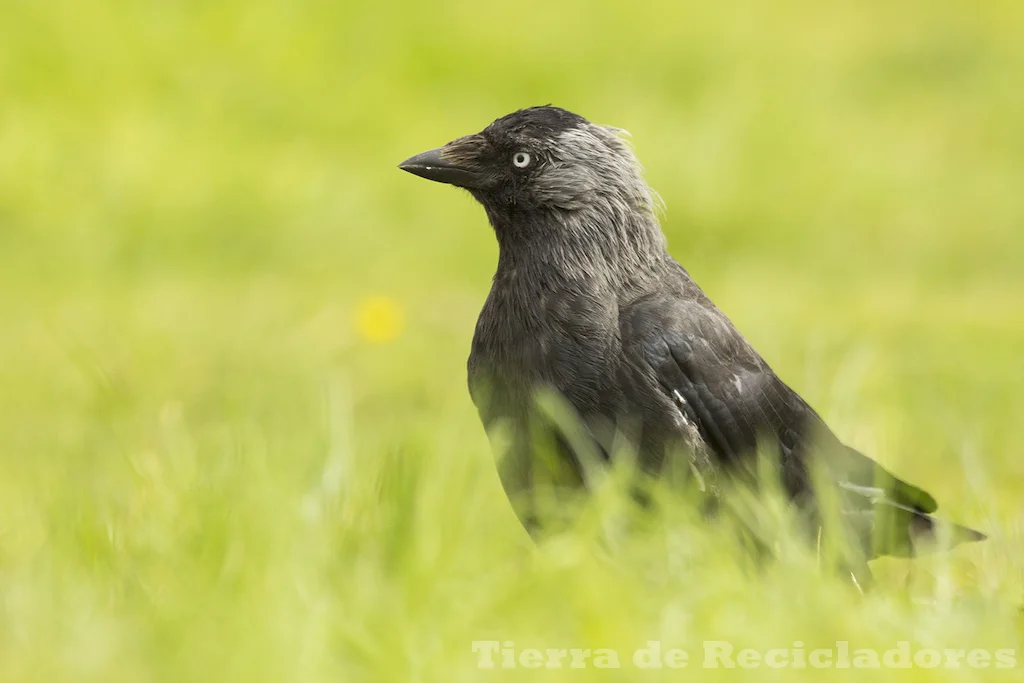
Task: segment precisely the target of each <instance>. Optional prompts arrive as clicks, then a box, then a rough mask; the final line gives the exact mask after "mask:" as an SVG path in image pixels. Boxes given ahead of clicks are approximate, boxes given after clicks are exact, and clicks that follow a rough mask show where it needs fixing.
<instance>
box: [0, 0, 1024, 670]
mask: <svg viewBox="0 0 1024 683" xmlns="http://www.w3.org/2000/svg"><path fill="white" fill-rule="evenodd" d="M0 16H2V20H0V359H2V362H0V606H2V610H3V612H2V618H0V680H3V681H12V682H14V681H37V682H42V681H46V682H51V681H63V680H67V681H104V682H109V681H132V682H133V683H134V682H141V681H206V680H209V681H235V680H237V681H246V682H247V683H254V682H256V681H360V680H368V681H385V680H394V681H456V680H459V681H461V680H465V681H470V680H472V681H476V680H483V681H486V680H504V679H506V678H508V679H524V680H534V679H535V678H538V677H540V678H542V679H545V678H547V679H550V680H562V679H565V680H591V679H594V680H622V681H634V680H646V678H647V676H648V675H650V676H652V677H654V678H658V677H659V676H660V677H662V678H664V679H666V680H678V679H679V678H681V677H698V678H699V677H701V676H702V675H706V676H707V677H709V678H715V677H724V678H729V677H734V678H737V679H744V680H773V679H774V680H791V679H806V680H815V681H816V680H820V679H821V677H822V674H821V673H820V672H818V671H816V670H814V669H803V670H800V669H780V670H774V669H770V668H765V667H762V668H760V669H757V670H753V671H746V670H741V669H735V670H731V671H718V672H714V671H705V670H704V669H702V668H701V666H700V652H701V643H702V641H704V640H728V641H731V642H733V643H734V644H735V646H736V648H737V650H739V649H742V648H744V647H753V648H759V649H761V650H766V649H768V648H771V647H790V646H792V643H794V642H795V641H800V642H803V643H805V644H806V646H807V649H808V650H810V649H812V648H814V647H822V646H827V647H832V646H834V643H835V641H838V640H846V641H849V642H850V647H851V648H877V649H879V650H885V649H888V648H892V647H895V646H896V642H897V641H901V640H905V641H910V642H911V643H912V644H913V646H914V648H923V647H928V648H939V649H944V648H954V649H968V650H969V649H972V648H984V649H987V650H989V651H995V650H997V649H999V648H1020V647H1021V645H1022V638H1021V633H1022V628H1024V622H1022V618H1021V616H1020V607H1021V603H1022V599H1024V596H1022V590H1024V539H1022V537H1021V521H1022V518H1024V506H1022V503H1021V501H1022V500H1024V457H1022V455H1024V436H1022V434H1024V432H1022V430H1021V426H1020V425H1021V419H1022V418H1024V398H1022V397H1024V392H1022V391H1021V389H1022V388H1024V354H1022V349H1024V307H1022V306H1021V302H1022V301H1024V194H1022V193H1021V188H1022V187H1024V126H1022V125H1021V122H1022V121H1024V88H1021V86H1020V84H1021V74H1022V73H1024V42H1022V41H1021V39H1020V27H1021V25H1022V23H1024V9H1021V7H1020V6H1018V4H1016V3H1011V2H986V3H975V2H968V1H967V0H963V1H960V2H954V1H952V0H940V1H938V2H934V1H933V2H924V0H910V1H909V2H900V3H890V2H882V1H881V0H869V2H866V3H865V2H848V1H845V0H843V1H840V2H835V3H818V2H811V1H810V0H779V1H778V2H774V3H758V4H752V3H742V2H725V3H717V4H716V3H700V2H691V1H689V0H687V1H685V2H682V3H676V4H673V5H668V4H664V5H656V4H655V3H612V2H602V3H591V2H583V1H582V0H570V1H568V2H562V3H546V2H539V1H537V0H524V1H523V2H520V3H503V4H493V5H491V4H487V3H480V2H468V1H465V0H459V1H456V2H446V3H441V4H433V3H415V2H411V1H401V2H400V1H395V0H389V1H386V2H382V3H375V4H371V3H364V4H355V3H349V2H336V1H335V2H326V1H322V2H304V3H293V2H284V1H275V0H271V1H269V2H263V3H241V2H237V1H233V0H226V1H224V2H219V3H199V2H179V3H170V2H151V3H139V2H117V1H113V0H106V1H104V0H98V1H97V2H93V3H75V2H68V1H66V0H65V1H63V2H59V1H58V2H50V3H33V2H28V1H26V0H2V2H0ZM546 102H553V103H556V104H559V105H562V106H565V107H568V108H571V109H574V110H577V111H579V112H580V113H582V114H584V115H585V116H587V117H588V118H591V119H592V120H595V121H598V122H602V123H609V124H614V125H617V126H621V127H624V128H627V129H630V130H631V131H632V132H633V136H634V143H635V145H636V148H637V151H638V154H639V155H640V157H641V159H642V160H643V161H644V163H645V164H646V166H647V169H648V178H649V180H650V182H651V184H652V185H653V186H654V187H655V189H657V190H658V191H659V192H660V193H661V195H662V196H663V197H664V199H665V201H666V204H667V207H668V208H667V215H666V218H665V221H664V226H665V230H666V232H667V234H668V236H669V240H670V245H671V250H672V252H673V254H674V255H675V256H676V257H677V258H678V259H679V260H680V261H681V262H682V263H684V265H686V266H687V267H688V268H689V269H690V271H691V273H692V274H694V275H695V277H696V278H697V279H698V281H699V282H700V283H701V284H702V285H703V286H704V287H705V289H706V290H707V291H708V292H709V293H710V294H711V296H712V297H713V298H714V299H715V300H716V301H717V302H718V303H719V305H720V306H721V307H722V308H723V309H724V310H725V311H726V312H727V313H728V314H729V315H730V316H731V317H732V318H733V320H734V321H735V322H736V323H737V324H738V325H739V327H740V328H741V330H743V331H744V333H745V334H746V335H747V336H748V337H749V338H750V339H751V341H752V342H753V343H754V345H755V346H756V347H757V348H758V349H759V350H761V351H762V353H763V354H764V355H765V357H766V358H767V359H768V361H769V362H770V363H771V364H772V365H773V367H775V369H776V370H777V371H778V372H779V374H780V375H782V377H783V378H784V379H786V380H787V381H788V382H789V383H790V384H792V385H793V386H794V387H795V388H797V389H798V390H799V391H800V392H801V393H802V394H803V395H804V396H805V397H806V398H807V399H808V400H809V401H810V402H811V403H812V404H813V405H814V406H815V407H816V408H817V409H818V410H819V411H820V412H821V413H822V414H823V415H824V416H825V418H826V419H827V420H828V421H829V423H830V424H831V425H832V426H833V427H834V429H835V430H836V431H837V432H838V433H839V434H840V436H841V437H843V438H844V439H845V440H846V441H847V442H849V443H851V444H852V445H854V446H857V447H859V448H861V449H863V450H865V451H867V452H869V453H870V454H872V455H873V456H874V457H876V458H877V459H878V460H880V461H881V462H883V463H885V464H886V465H887V466H889V467H890V468H891V469H893V470H895V471H896V472H897V473H899V474H902V475H904V476H906V477H907V478H909V479H911V480H912V481H913V482H914V483H917V484H920V485H921V486H923V487H925V488H926V489H928V490H929V491H931V492H932V493H934V494H935V495H936V497H937V498H938V499H939V500H940V502H941V503H942V506H943V507H942V513H943V515H944V516H945V517H947V518H952V519H956V520H959V521H962V522H964V523H967V524H970V525H971V526H974V527H977V528H981V529H984V530H986V531H987V532H989V533H991V536H992V537H991V539H990V540H989V541H987V542H986V543H983V544H978V545H975V546H972V547H967V548H959V549H957V550H955V551H954V552H952V553H948V554H943V555H937V556H934V557H929V558H923V559H921V560H918V561H915V562H906V561H897V560H892V561H882V562H879V563H877V566H876V570H877V573H878V575H879V587H878V590H876V591H875V592H873V593H872V594H870V595H868V596H866V597H864V596H861V595H860V594H858V593H857V592H856V591H855V590H853V589H852V588H851V586H849V585H848V584H846V583H843V582H841V581H839V580H836V579H833V578H829V577H828V576H822V575H821V574H820V573H819V572H818V571H817V568H816V561H815V558H814V557H813V554H811V553H809V552H807V551H806V550H802V549H801V548H800V547H799V546H797V545H795V544H794V543H792V542H790V541H789V540H787V539H788V537H787V536H786V535H785V534H782V535H781V538H782V539H783V540H782V542H781V546H780V551H781V554H782V559H781V560H780V561H779V563H778V564H776V565H771V566H769V567H768V568H766V569H763V570H755V569H754V568H753V567H752V566H751V561H750V560H749V558H746V557H745V556H744V554H743V553H742V552H741V551H740V550H738V549H737V548H735V547H734V545H733V544H732V543H731V542H728V541H726V540H724V537H723V536H722V535H721V533H720V532H719V531H718V530H716V529H710V528H707V527H705V526H702V525H699V524H694V523H693V522H692V521H689V518H688V516H687V512H686V508H685V506H679V507H678V508H671V513H670V514H669V520H668V522H667V523H666V525H665V527H663V528H661V529H660V531H659V530H658V529H654V530H650V529H648V530H647V531H644V532H638V533H636V534H635V535H632V536H628V537H626V538H620V539H619V540H617V541H615V542H612V543H608V542H603V541H600V540H597V538H596V537H598V536H600V534H597V533H596V532H595V530H594V529H593V528H592V526H588V525H587V524H584V525H583V526H582V528H581V529H580V530H579V531H578V532H577V533H575V534H573V535H570V536H569V537H567V538H563V539H560V540H557V541H554V542H552V543H550V544H546V545H544V546H543V547H541V548H540V549H535V548H534V547H533V546H532V545H531V544H530V542H529V541H528V540H527V538H526V537H525V535H524V533H523V532H522V531H521V529H520V528H519V525H518V522H517V521H516V520H515V518H514V516H513V514H512V512H511V510H510V509H509V507H508V505H507V503H506V501H505V499H504V495H503V494H502V492H501V489H500V486H499V483H498V481H497V477H496V475H495V472H494V467H493V464H492V461H491V456H490V452H489V448H488V444H487V440H486V438H485V435H484V433H483V430H482V428H481V427H480V426H479V424H478V421H477V417H476V414H475V411H474V409H473V407H472V405H471V403H470V400H469V398H468V395H467V392H466V389H465V357H466V355H467V354H468V346H469V341H470V337H471V334H472V329H473V324H474V322H475V317H476V314H477V312H478V310H479V307H480V305H481V304H482V301H483V298H484V296H485V295H486V292H487V288H488V285H489V278H490V275H491V273H492V272H493V267H494V262H495V256H496V246H495V244H494V240H493V236H492V235H491V234H490V229H489V228H488V227H487V225H486V222H485V219H484V216H483V213H482V211H481V210H480V209H479V208H478V207H477V206H475V205H474V204H473V202H472V201H471V200H470V199H469V198H468V197H467V196H465V194H463V193H460V192H456V191H454V190H452V189H449V188H443V187H440V186H436V185H432V184H428V183H425V182H422V181H419V180H417V179H415V178H411V177H409V176H408V175H406V174H402V173H401V172H399V171H398V170H397V169H396V168H395V165H396V164H397V162H398V161H400V160H401V159H404V158H406V157H407V156H409V155H411V154H413V153H415V152H419V151H422V150H423V149H426V148H428V147H433V146H436V145H438V144H440V143H443V142H445V141H447V140H449V139H452V138H454V137H456V136H458V135H461V134H464V133H468V132H472V131H475V130H478V129H479V128H481V127H482V126H483V125H485V124H486V123H488V122H489V121H490V120H491V119H493V118H495V117H497V116H499V115H501V114H504V113H506V112H508V111H511V110H513V109H515V108H518V107H521V106H526V105H531V104H538V103H546ZM379 297H384V298H386V299H388V300H390V301H391V302H392V303H393V305H394V306H396V307H397V308H398V309H399V312H400V313H401V315H402V319H403V320H404V324H403V326H402V328H401V331H400V334H398V336H397V337H396V338H394V339H392V340H390V341H373V340H372V339H371V338H369V337H367V336H366V335H364V334H361V333H360V326H359V319H360V311H361V310H362V307H363V306H364V304H365V303H366V302H367V301H371V300H373V299H375V298H379ZM772 510H775V513H776V515H781V511H779V510H778V509H777V508H771V507H769V508H768V509H766V510H765V511H764V513H765V515H766V518H769V519H770V518H772V516H771V515H770V514H769V513H771V511H772ZM592 512H593V511H592ZM474 640H497V641H514V642H515V643H516V645H517V647H519V648H523V647H540V648H549V647H550V648H574V647H575V648H587V647H589V648H615V649H616V650H617V651H618V652H619V653H620V654H621V656H622V660H623V661H622V664H623V668H621V669H617V670H615V669H613V670H610V671H601V670H597V669H595V668H587V669H583V670H570V669H563V670H554V671H541V672H540V674H539V676H538V673H537V672H533V671H529V670H524V669H516V670H508V671H504V670H501V669H497V670H493V671H482V670H478V669H477V668H476V662H477V660H476V655H474V654H473V653H472V651H471V643H472V641H474ZM648 640H660V641H662V643H663V647H664V649H668V648H671V647H681V648H685V649H687V650H689V651H690V655H691V658H692V661H691V664H690V666H689V668H688V669H686V670H685V671H684V672H682V673H679V672H676V673H675V674H672V673H671V672H664V671H663V672H661V673H660V674H658V673H657V672H654V673H651V674H646V673H644V672H641V671H638V670H637V669H635V668H633V667H632V665H631V664H630V662H629V658H630V656H631V654H632V652H633V651H634V650H635V649H637V648H640V647H643V646H644V644H645V642H646V641H648ZM1019 656H1020V657H1024V651H1022V652H1021V654H1020V655H1019ZM1022 665H1024V664H1022ZM824 674H825V676H826V677H835V678H837V679H839V680H861V679H863V678H864V676H865V675H867V674H865V672H863V671H857V670H852V669H851V670H829V671H825V672H824ZM871 675H874V676H878V677H881V678H882V679H883V680H887V679H899V680H919V681H931V680H936V676H938V677H940V679H941V680H955V681H961V680H963V681H967V680H977V679H978V677H987V676H991V677H992V678H993V679H995V680H1014V677H1015V676H1019V671H995V670H991V669H990V670H987V671H975V670H972V669H969V668H961V669H956V670H941V671H939V672H938V673H937V674H936V673H935V672H930V671H927V670H924V669H921V668H913V669H909V670H899V669H896V670H890V669H884V668H883V669H881V670H879V671H877V672H874V673H873V674H871Z"/></svg>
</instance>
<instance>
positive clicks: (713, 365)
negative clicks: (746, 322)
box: [619, 263, 771, 373]
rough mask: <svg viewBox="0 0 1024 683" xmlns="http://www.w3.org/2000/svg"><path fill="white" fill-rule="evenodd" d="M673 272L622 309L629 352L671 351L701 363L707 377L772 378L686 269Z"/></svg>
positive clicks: (623, 335) (623, 333) (621, 321)
mask: <svg viewBox="0 0 1024 683" xmlns="http://www.w3.org/2000/svg"><path fill="white" fill-rule="evenodd" d="M673 266H674V268H673V269H672V270H670V272H669V273H668V275H667V276H666V277H663V278H661V279H660V280H659V281H658V282H657V283H655V286H653V287H651V288H649V289H647V290H646V291H643V292H641V293H640V294H639V296H636V297H635V298H633V299H631V300H629V301H627V302H623V303H622V304H621V305H620V308H619V332H620V336H621V338H622V341H623V346H624V347H631V348H632V349H633V350H634V351H636V352H638V353H642V354H643V355H650V354H652V353H653V354H655V355H657V354H659V353H665V352H667V350H668V349H667V347H672V348H673V349H675V351H676V352H677V353H683V354H685V355H687V356H690V357H694V358H695V359H699V360H700V362H701V365H702V368H703V369H704V370H705V371H706V372H711V371H714V370H716V369H718V370H723V371H724V370H732V369H740V368H742V369H744V370H747V371H759V372H766V373H770V372H771V370H770V368H769V367H768V364H767V363H766V362H765V361H764V359H762V358H761V356H760V355H759V354H758V353H757V352H756V351H755V350H754V348H753V347H752V346H751V345H750V344H749V343H748V342H747V340H746V339H745V338H744V337H743V335H742V334H741V333H740V331H739V330H738V329H737V328H736V326H735V325H734V324H733V323H732V321H731V320H730V319H729V318H728V316H726V315H725V313H723V312H722V311H721V310H720V309H719V308H718V307H717V306H716V305H715V304H714V303H713V302H712V301H711V299H710V298H709V297H708V296H707V294H705V293H704V291H703V290H702V289H701V288H700V287H699V286H698V285H697V283H695V282H694V281H693V280H692V279H691V278H690V276H689V274H688V273H687V272H686V270H685V269H683V267H682V266H679V265H678V264H675V263H673Z"/></svg>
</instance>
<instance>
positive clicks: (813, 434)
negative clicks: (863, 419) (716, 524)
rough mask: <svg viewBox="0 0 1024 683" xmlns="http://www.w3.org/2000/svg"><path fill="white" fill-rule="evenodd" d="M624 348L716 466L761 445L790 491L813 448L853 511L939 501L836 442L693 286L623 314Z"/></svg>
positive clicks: (799, 488) (801, 482) (804, 477)
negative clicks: (771, 451) (775, 459)
mask: <svg viewBox="0 0 1024 683" xmlns="http://www.w3.org/2000/svg"><path fill="white" fill-rule="evenodd" d="M620 322H621V333H622V337H623V348H624V350H625V351H626V353H627V354H630V355H631V356H632V359H633V361H634V362H639V364H641V365H643V366H645V367H647V368H648V369H649V371H650V373H651V375H652V376H653V379H654V380H656V382H657V385H658V386H659V387H660V389H661V390H662V391H663V392H664V393H665V394H666V395H667V396H668V397H670V398H671V399H673V400H674V402H675V403H676V405H677V406H678V407H679V409H680V410H681V411H683V413H684V415H685V416H686V417H687V418H689V420H690V421H692V422H694V423H696V425H697V426H698V429H699V430H700V433H701V436H702V438H703V439H704V441H705V442H706V443H707V445H708V447H709V448H710V450H711V451H712V453H713V454H714V455H715V456H716V457H717V459H718V460H719V461H721V462H729V463H733V462H734V463H741V462H743V461H744V459H745V458H746V457H747V456H749V455H750V454H752V453H754V452H756V450H757V448H758V446H759V445H761V446H764V445H767V446H774V447H775V448H776V449H777V451H778V456H779V459H780V465H781V468H782V481H783V484H784V485H785V487H786V488H787V491H788V492H789V493H790V494H791V495H794V496H796V495H799V494H802V493H804V492H806V491H807V490H808V489H809V484H810V482H809V473H808V464H807V458H808V457H809V455H810V453H811V447H812V446H813V447H814V449H815V452H819V451H820V452H821V453H822V454H823V455H824V462H825V465H826V466H827V469H828V471H829V474H830V475H831V477H832V478H833V479H834V480H835V481H836V483H837V484H838V485H839V486H840V487H841V488H842V489H844V490H845V491H846V492H847V493H848V494H849V495H848V496H846V497H847V498H849V499H851V500H852V501H853V505H855V506H857V507H860V506H861V505H863V506H866V507H870V506H871V505H872V504H874V502H875V501H877V500H878V499H880V498H884V499H886V500H888V501H890V502H892V503H895V504H897V505H902V506H907V507H910V508H913V509H915V510H920V511H922V512H932V511H934V510H935V508H936V504H935V500H934V499H933V498H932V497H931V496H930V495H928V494H927V493H926V492H924V491H922V490H921V489H919V488H917V487H915V486H913V485H911V484H908V483H906V482H904V481H901V480H900V479H898V478H896V477H895V476H893V475H892V474H891V473H889V472H887V471H886V470H885V469H883V468H882V467H881V466H879V465H878V464H877V463H875V462H874V461H873V460H871V459H870V458H868V457H867V456H865V455H863V454H861V453H860V452H858V451H856V450H854V449H852V448H848V447H846V446H844V445H842V444H841V443H840V442H839V441H838V439H836V437H835V436H834V435H833V434H832V433H831V431H830V430H829V429H828V427H827V426H826V425H825V423H824V422H823V421H822V420H821V418H820V417H819V416H818V415H817V413H815V412H814V410H813V409H812V408H811V407H810V406H808V405H807V403H806V402H805V401H804V400H803V399H802V398H800V396H799V395H798V394H797V393H796V392H794V391H793V390H792V389H790V388H789V387H788V386H787V385H786V384H785V383H783V382H782V381H781V380H780V379H779V378H778V377H777V376H776V375H775V373H774V372H772V370H771V368H770V367H769V366H768V365H767V364H766V363H765V362H764V360H763V359H762V358H761V357H760V356H759V355H758V354H757V352H756V351H754V350H753V348H752V347H751V346H750V345H749V344H748V343H747V341H746V340H745V339H744V338H743V336H742V335H741V334H740V333H739V331H737V330H736V328H735V327H734V326H733V325H732V323H731V322H730V321H729V319H728V318H727V317H726V316H725V315H724V314H723V313H722V312H721V311H719V310H718V309H717V308H716V307H715V306H714V304H712V303H711V302H710V301H709V300H708V299H707V298H706V297H705V296H704V295H703V293H701V292H700V291H699V290H695V287H694V289H693V290H690V291H683V292H674V293H671V294H665V293H659V294H654V295H649V296H646V297H643V298H641V299H639V300H637V301H635V302H633V303H632V304H631V305H629V306H628V307H626V308H625V309H624V310H623V311H622V315H621V316H620Z"/></svg>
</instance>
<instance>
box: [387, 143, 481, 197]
mask: <svg viewBox="0 0 1024 683" xmlns="http://www.w3.org/2000/svg"><path fill="white" fill-rule="evenodd" d="M444 149H445V148H444V147H441V148H439V149H432V150H430V151H429V152H423V153H422V154H417V155H416V156H414V157H409V158H408V159H406V160H405V161H403V162H402V163H400V164H399V165H398V168H400V169H402V170H403V171H408V172H409V173H412V174H413V175H418V176H419V177H421V178H426V179H427V180H433V181H435V182H438V183H448V184H449V185H456V186H458V187H465V188H469V189H479V188H481V187H483V178H481V176H480V174H479V173H476V172H474V171H471V170H470V169H468V168H465V167H463V166H460V165H458V164H457V163H455V162H453V161H449V160H446V159H445V158H444Z"/></svg>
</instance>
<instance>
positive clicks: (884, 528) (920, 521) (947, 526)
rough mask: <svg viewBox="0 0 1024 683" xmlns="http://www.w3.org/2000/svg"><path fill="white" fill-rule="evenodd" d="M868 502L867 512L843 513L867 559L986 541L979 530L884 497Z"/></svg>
mask: <svg viewBox="0 0 1024 683" xmlns="http://www.w3.org/2000/svg"><path fill="white" fill-rule="evenodd" d="M872 503H873V504H872V505H871V507H870V508H867V509H857V510H844V511H843V515H844V517H845V518H846V519H847V520H848V521H849V522H850V523H851V526H852V527H853V530H854V532H855V534H856V535H857V536H858V537H859V539H860V541H861V544H862V547H863V548H864V550H865V552H866V554H867V556H868V557H869V558H870V557H878V556H880V555H892V556H896V557H910V556H913V555H920V554H922V553H928V552H931V551H932V550H936V549H941V550H946V549H949V548H952V547H954V546H957V545H960V544H961V543H973V542H975V541H983V540H985V539H986V538H987V536H986V535H985V534H983V533H982V532H980V531H976V530H974V529H971V528H968V527H965V526H962V525H960V524H955V523H953V522H947V521H945V520H940V519H936V518H935V517H933V516H931V515H930V514H927V513H925V512H922V511H920V510H916V509H914V508H912V507H909V506H906V505H902V504H900V503H896V502H893V501H891V500H888V499H886V498H875V499H874V500H873V501H872Z"/></svg>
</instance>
